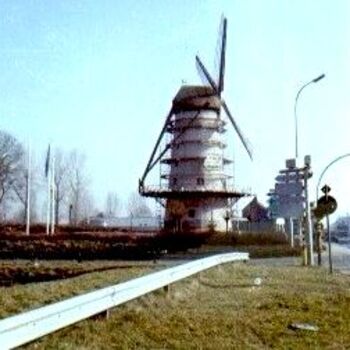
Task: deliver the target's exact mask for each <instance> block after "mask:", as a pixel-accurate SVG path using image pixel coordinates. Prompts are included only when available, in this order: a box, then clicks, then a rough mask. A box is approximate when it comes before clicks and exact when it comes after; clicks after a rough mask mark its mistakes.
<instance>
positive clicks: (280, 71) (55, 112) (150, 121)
mask: <svg viewBox="0 0 350 350" xmlns="http://www.w3.org/2000/svg"><path fill="white" fill-rule="evenodd" d="M0 13H1V16H0V77H1V78H0V128H2V129H5V130H7V131H9V132H11V133H13V134H14V135H15V136H17V137H18V138H19V139H20V140H22V141H25V140H26V138H27V137H28V136H30V138H31V139H32V143H33V145H34V148H35V149H36V152H37V153H40V152H42V153H43V152H44V150H45V148H46V145H47V143H48V142H49V141H51V142H54V143H55V145H56V146H59V147H62V148H64V149H71V148H77V149H79V150H80V151H82V152H84V153H85V154H86V156H87V161H88V162H87V166H88V169H89V171H90V176H91V179H92V182H91V186H92V188H91V189H92V192H93V193H94V194H95V195H96V197H97V199H98V201H99V203H101V205H102V203H103V202H104V197H105V193H106V192H108V191H116V192H118V193H119V194H120V196H121V197H122V198H123V199H124V200H126V199H127V197H128V195H129V193H130V192H132V191H134V190H136V188H137V180H138V178H139V177H140V176H141V174H142V172H143V170H144V168H145V165H146V162H147V160H148V157H149V155H150V152H151V150H152V147H153V145H154V143H155V140H156V137H157V135H158V133H159V131H160V128H161V126H162V123H163V122H164V118H165V115H166V114H167V112H168V110H169V108H170V105H171V100H172V98H173V97H174V94H175V93H176V91H177V90H178V89H179V87H180V86H181V82H182V81H183V80H184V81H186V82H187V83H199V82H200V79H199V77H198V75H197V72H196V69H195V65H194V56H195V54H196V53H199V54H200V55H201V57H202V58H203V60H204V61H205V62H206V63H207V65H208V66H209V67H210V68H212V67H213V64H212V63H213V61H214V56H215V47H216V40H217V34H218V25H219V21H220V17H221V14H222V13H224V14H225V15H226V16H227V18H228V43H227V45H228V47H227V70H226V85H225V92H224V95H225V99H226V101H227V103H228V104H229V106H230V108H231V110H232V112H233V113H234V115H235V116H236V119H237V121H238V123H239V125H240V126H241V128H242V130H243V132H244V133H245V135H246V136H247V137H248V138H249V140H250V141H251V143H252V145H253V147H254V162H250V160H249V158H248V157H247V155H246V154H245V151H244V149H243V147H242V146H241V145H240V143H239V142H238V140H237V137H236V135H235V134H234V132H233V131H232V130H231V131H230V133H228V137H229V138H230V139H231V140H234V141H233V145H234V148H235V150H234V154H235V161H236V165H235V174H236V180H237V186H238V187H251V189H252V191H253V192H254V193H257V194H258V195H259V198H260V199H261V200H262V201H265V194H266V192H267V191H268V190H269V188H271V187H272V186H273V184H274V177H275V176H276V175H277V172H278V170H279V169H280V168H281V167H283V166H284V161H285V159H286V158H289V157H292V156H293V155H294V117H293V105H294V98H295V95H296V92H297V90H298V89H299V87H300V86H301V85H302V84H303V83H305V82H307V81H309V80H311V79H313V78H314V77H316V76H318V75H319V74H321V73H325V74H326V78H325V79H324V80H322V81H321V82H319V83H318V84H315V85H312V86H310V87H308V88H307V90H304V92H303V95H302V96H301V98H300V100H299V106H298V112H299V113H298V117H299V128H300V133H299V138H300V143H299V148H300V153H301V154H302V155H304V154H311V156H312V161H313V169H314V178H318V176H319V174H320V172H321V170H322V169H323V168H324V167H325V166H326V165H327V163H328V162H329V161H331V160H332V159H333V158H334V157H336V156H338V155H340V154H343V153H347V152H350V147H349V146H350V141H349V138H350V137H349V135H350V129H349V127H348V120H349V117H350V115H349V113H350V112H349V111H350V109H349V106H350V98H349V94H350V69H349V65H350V24H349V17H350V2H349V1H347V0H333V1H331V0H318V1H311V0H309V1H305V0H293V1H291V0H264V1H263V0H244V1H243V0H240V1H237V0H236V1H233V0H231V1H230V0H228V1H214V0H213V1H209V0H208V1H205V0H202V1H112V0H111V1H107V0H99V1H95V0H93V1H78V0H77V1H70V0H69V1H68V0H67V1H53V0H52V1H39V0H37V1H34V0H26V1H24V0H21V1H20V0H1V2H0ZM349 173H350V158H349V160H345V161H343V163H339V165H337V166H335V167H334V168H332V170H330V172H329V175H327V176H326V177H325V181H327V182H328V183H329V184H330V186H331V187H332V188H333V189H334V195H335V196H336V197H337V198H338V200H339V212H342V213H344V212H347V211H350V210H349V209H350V208H349V207H350V203H349V198H350V187H349V180H348V174H349ZM151 182H152V181H151ZM154 182H156V180H154ZM312 186H314V184H312ZM313 188H314V187H313ZM313 188H311V194H312V195H314V190H313Z"/></svg>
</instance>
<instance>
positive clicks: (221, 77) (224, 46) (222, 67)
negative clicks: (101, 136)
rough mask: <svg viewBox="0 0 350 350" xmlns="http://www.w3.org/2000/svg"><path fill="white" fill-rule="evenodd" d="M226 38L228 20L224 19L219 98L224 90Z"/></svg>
mask: <svg viewBox="0 0 350 350" xmlns="http://www.w3.org/2000/svg"><path fill="white" fill-rule="evenodd" d="M226 37H227V19H226V17H224V18H223V22H222V36H221V47H220V70H219V81H218V91H219V96H220V95H221V92H222V91H223V90H224V75H225V58H226Z"/></svg>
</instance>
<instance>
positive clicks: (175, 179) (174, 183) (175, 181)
mask: <svg viewBox="0 0 350 350" xmlns="http://www.w3.org/2000/svg"><path fill="white" fill-rule="evenodd" d="M176 184H177V178H176V177H174V178H173V185H176Z"/></svg>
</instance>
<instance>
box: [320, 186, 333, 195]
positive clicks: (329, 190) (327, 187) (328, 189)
mask: <svg viewBox="0 0 350 350" xmlns="http://www.w3.org/2000/svg"><path fill="white" fill-rule="evenodd" d="M321 191H322V192H323V193H324V194H327V193H329V192H331V188H330V187H329V186H328V185H324V186H323V187H322V188H321Z"/></svg>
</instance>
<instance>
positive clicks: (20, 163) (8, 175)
mask: <svg viewBox="0 0 350 350" xmlns="http://www.w3.org/2000/svg"><path fill="white" fill-rule="evenodd" d="M23 170H24V149H23V146H22V144H21V143H19V142H18V141H17V139H16V138H15V137H14V136H12V135H10V134H9V133H7V132H5V131H2V130H0V204H1V202H2V201H3V200H4V198H5V196H7V195H8V194H9V192H10V191H11V190H12V189H13V186H14V183H15V181H16V180H17V179H18V177H19V176H20V174H21V173H23Z"/></svg>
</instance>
